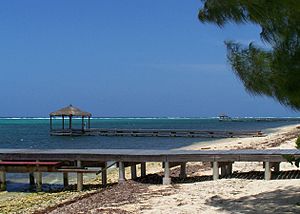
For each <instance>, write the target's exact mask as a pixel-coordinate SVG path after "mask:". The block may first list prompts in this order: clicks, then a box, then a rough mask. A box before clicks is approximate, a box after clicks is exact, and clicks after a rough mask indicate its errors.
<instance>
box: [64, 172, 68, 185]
mask: <svg viewBox="0 0 300 214" xmlns="http://www.w3.org/2000/svg"><path fill="white" fill-rule="evenodd" d="M63 180H64V187H67V186H69V175H68V173H67V172H64V173H63Z"/></svg>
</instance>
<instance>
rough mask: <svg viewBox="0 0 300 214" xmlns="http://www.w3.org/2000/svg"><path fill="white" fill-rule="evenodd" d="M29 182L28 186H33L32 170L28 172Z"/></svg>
mask: <svg viewBox="0 0 300 214" xmlns="http://www.w3.org/2000/svg"><path fill="white" fill-rule="evenodd" d="M29 184H30V186H34V184H35V182H34V174H33V172H30V173H29Z"/></svg>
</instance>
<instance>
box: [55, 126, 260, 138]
mask: <svg viewBox="0 0 300 214" xmlns="http://www.w3.org/2000/svg"><path fill="white" fill-rule="evenodd" d="M50 134H51V135H53V136H76V135H78V136H81V135H83V136H130V137H197V138H233V137H262V136H265V134H264V133H263V132H261V131H257V130H247V131H237V130H236V131H223V130H196V129H97V128H93V129H84V130H83V129H52V130H51V131H50Z"/></svg>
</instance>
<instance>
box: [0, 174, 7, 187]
mask: <svg viewBox="0 0 300 214" xmlns="http://www.w3.org/2000/svg"><path fill="white" fill-rule="evenodd" d="M0 191H6V173H5V172H4V171H0Z"/></svg>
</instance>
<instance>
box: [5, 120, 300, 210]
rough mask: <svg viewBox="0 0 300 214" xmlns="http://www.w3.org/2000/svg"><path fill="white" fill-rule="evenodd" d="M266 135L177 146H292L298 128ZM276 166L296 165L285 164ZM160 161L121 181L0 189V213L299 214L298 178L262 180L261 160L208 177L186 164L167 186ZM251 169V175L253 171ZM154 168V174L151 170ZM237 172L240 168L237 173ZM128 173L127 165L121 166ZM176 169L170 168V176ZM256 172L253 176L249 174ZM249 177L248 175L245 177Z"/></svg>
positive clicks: (202, 167) (113, 175)
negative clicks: (225, 175) (181, 176)
mask: <svg viewBox="0 0 300 214" xmlns="http://www.w3.org/2000/svg"><path fill="white" fill-rule="evenodd" d="M271 131H272V132H271V133H270V134H268V135H267V136H266V137H259V138H240V139H239V138H231V139H222V140H216V141H211V142H209V143H208V144H203V143H195V144H193V145H191V146H188V147H183V148H180V149H189V150H197V149H205V150H208V149H274V148H295V140H296V137H297V136H298V135H299V134H300V129H299V127H297V126H296V125H292V126H284V127H280V128H277V129H276V130H271ZM281 169H282V170H289V171H290V170H296V169H297V168H296V167H295V166H292V165H291V164H289V163H282V164H281ZM161 171H162V168H161V164H159V163H149V164H148V165H147V173H148V174H150V175H148V176H147V177H145V178H143V179H137V181H132V180H128V181H127V182H126V183H125V184H123V185H117V184H113V185H110V186H109V187H107V188H105V189H101V188H100V187H99V185H97V184H98V182H99V179H96V180H93V181H89V182H88V183H85V184H86V185H89V188H88V190H85V191H83V192H80V193H79V192H75V191H73V190H72V187H70V189H69V190H66V191H63V192H61V191H58V192H52V193H51V192H47V193H11V192H8V193H7V192H2V193H0V202H1V205H0V210H1V212H0V213H170V212H172V213H300V204H299V202H300V195H299V194H298V193H299V192H300V182H299V181H300V180H299V176H298V177H297V176H296V177H297V179H289V180H286V179H280V180H277V179H276V180H271V181H264V180H262V179H261V178H260V177H259V176H260V175H259V173H260V172H261V173H263V166H262V163H244V162H238V163H235V164H234V165H233V171H234V173H236V174H237V175H238V176H239V177H238V176H237V177H234V178H229V179H221V180H218V181H212V180H211V169H210V166H209V165H208V164H205V163H204V164H203V163H189V164H188V166H187V174H188V178H187V179H185V180H184V181H182V180H176V179H175V182H174V184H173V185H168V186H163V185H159V184H158V183H160V179H161V175H162V172H161ZM252 171H255V172H256V174H253V173H254V172H252ZM156 172H158V174H153V173H156ZM241 172H243V173H244V174H243V173H241ZM126 173H127V178H130V175H129V170H128V171H126ZM178 173H179V169H178V168H174V169H172V176H174V177H176V176H177V175H178ZM256 175H257V177H255V176H256ZM117 176H118V175H117V170H112V171H111V172H110V173H109V180H108V181H109V183H115V182H116V181H117ZM249 177H251V178H252V179H249Z"/></svg>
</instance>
